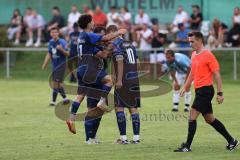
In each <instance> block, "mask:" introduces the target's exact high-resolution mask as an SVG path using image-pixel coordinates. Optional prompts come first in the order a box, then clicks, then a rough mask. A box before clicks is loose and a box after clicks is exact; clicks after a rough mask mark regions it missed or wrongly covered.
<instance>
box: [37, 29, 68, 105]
mask: <svg viewBox="0 0 240 160" xmlns="http://www.w3.org/2000/svg"><path fill="white" fill-rule="evenodd" d="M50 35H51V37H52V39H51V40H50V41H49V45H48V53H47V55H46V57H45V60H44V62H43V65H42V69H45V68H46V66H47V64H48V62H49V60H52V81H53V93H52V101H51V102H50V105H51V106H55V105H56V99H57V95H58V93H60V94H61V96H62V97H63V103H65V104H66V103H68V102H69V100H68V99H67V97H66V94H65V91H64V88H63V86H62V82H63V80H64V74H65V70H66V58H67V57H68V56H69V52H68V49H67V42H66V41H65V40H64V39H61V38H59V30H58V28H52V29H51V31H50Z"/></svg>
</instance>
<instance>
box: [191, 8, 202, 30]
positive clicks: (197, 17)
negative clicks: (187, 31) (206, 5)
mask: <svg viewBox="0 0 240 160" xmlns="http://www.w3.org/2000/svg"><path fill="white" fill-rule="evenodd" d="M192 12H193V13H192V15H191V18H190V20H189V22H190V28H191V29H192V30H198V31H199V30H200V26H201V23H202V20H203V15H202V13H201V12H200V7H199V6H198V5H193V6H192Z"/></svg>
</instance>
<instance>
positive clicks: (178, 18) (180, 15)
mask: <svg viewBox="0 0 240 160" xmlns="http://www.w3.org/2000/svg"><path fill="white" fill-rule="evenodd" d="M188 21H189V16H188V14H187V12H185V11H184V10H183V7H182V6H179V7H178V10H177V14H176V15H175V17H174V20H173V23H172V32H173V33H176V32H177V31H178V24H179V23H183V24H184V25H185V27H189V24H188Z"/></svg>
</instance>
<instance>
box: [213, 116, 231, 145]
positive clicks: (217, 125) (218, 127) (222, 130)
mask: <svg viewBox="0 0 240 160" xmlns="http://www.w3.org/2000/svg"><path fill="white" fill-rule="evenodd" d="M210 125H211V126H213V128H215V130H216V131H218V132H219V133H220V134H221V135H222V136H223V137H224V138H225V139H226V140H227V141H228V143H230V142H231V141H232V140H233V137H232V136H231V135H230V134H229V133H228V131H227V129H226V128H225V126H224V125H223V124H222V123H221V122H220V121H219V120H218V119H216V118H215V120H214V121H213V122H212V123H210Z"/></svg>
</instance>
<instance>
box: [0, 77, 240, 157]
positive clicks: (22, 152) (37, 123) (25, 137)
mask: <svg viewBox="0 0 240 160" xmlns="http://www.w3.org/2000/svg"><path fill="white" fill-rule="evenodd" d="M44 78H45V80H14V79H11V80H5V79H1V80H0V91H1V92H0V102H1V103H0V147H1V149H0V160H33V159H34V160H40V159H41V160H58V159H59V160H62V159H84V160H85V159H86V160H88V159H89V160H94V159H104V160H110V159H111V160H112V159H119V160H120V159H121V160H123V159H124V160H128V159H129V160H130V159H138V160H142V159H161V160H192V159H194V160H201V159H204V160H206V159H212V160H226V159H229V160H239V157H240V150H239V149H238V150H236V151H234V152H228V151H226V150H225V148H224V146H225V144H226V142H225V140H224V139H223V138H222V137H221V136H220V135H218V134H217V133H216V132H215V130H214V129H213V128H212V127H210V126H208V125H206V124H205V123H204V121H203V119H202V118H201V117H200V118H199V121H198V129H197V134H196V136H195V139H194V142H193V145H192V150H193V152H192V153H173V152H172V150H173V149H175V148H176V147H177V146H178V145H179V144H180V143H181V142H183V141H184V140H185V138H186V133H187V118H186V117H187V114H185V113H184V112H182V110H183V105H181V108H180V110H181V111H180V112H179V113H178V114H172V113H171V112H170V109H171V93H168V94H166V95H162V96H159V97H153V98H144V99H142V108H141V111H140V113H141V115H142V118H141V120H142V121H141V139H142V140H143V141H142V142H141V143H140V144H139V145H116V144H113V142H114V140H115V139H116V138H118V130H117V125H116V119H115V115H114V113H109V114H107V115H105V116H104V117H103V120H102V122H101V125H100V129H99V132H98V137H99V139H100V140H101V141H102V143H101V144H99V145H86V144H84V143H83V142H84V137H85V135H84V128H83V123H82V122H77V130H78V132H77V134H76V135H72V134H70V133H69V132H68V130H67V128H66V125H65V122H63V121H61V120H59V119H58V118H57V117H56V116H55V115H54V109H53V108H50V107H48V102H49V100H50V88H49V87H48V83H47V80H46V77H44ZM29 79H30V78H29ZM144 89H147V88H146V87H145V88H144ZM224 94H225V102H224V104H223V105H217V104H216V102H215V101H214V102H213V104H214V113H215V115H216V116H217V117H218V118H219V119H220V120H221V121H222V122H223V123H224V124H225V125H226V126H227V128H228V129H229V131H230V132H231V133H232V134H233V135H234V136H235V137H238V138H240V132H239V124H240V120H239V117H240V108H239V104H240V99H239V97H240V93H239V84H236V83H225V84H224ZM70 98H73V97H72V96H70ZM85 109H86V106H85V103H84V104H83V105H82V107H81V111H84V110H85ZM159 112H161V113H162V114H165V115H167V116H168V120H167V119H166V118H165V120H164V118H163V117H161V118H160V119H157V120H154V118H150V116H151V114H152V115H154V114H157V115H158V114H159ZM177 115H178V117H179V116H181V117H180V118H179V120H178V121H177V120H173V119H172V116H177ZM158 118H159V117H158ZM127 124H128V128H127V131H128V137H129V138H131V137H132V129H131V121H129V119H128V123H127Z"/></svg>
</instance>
